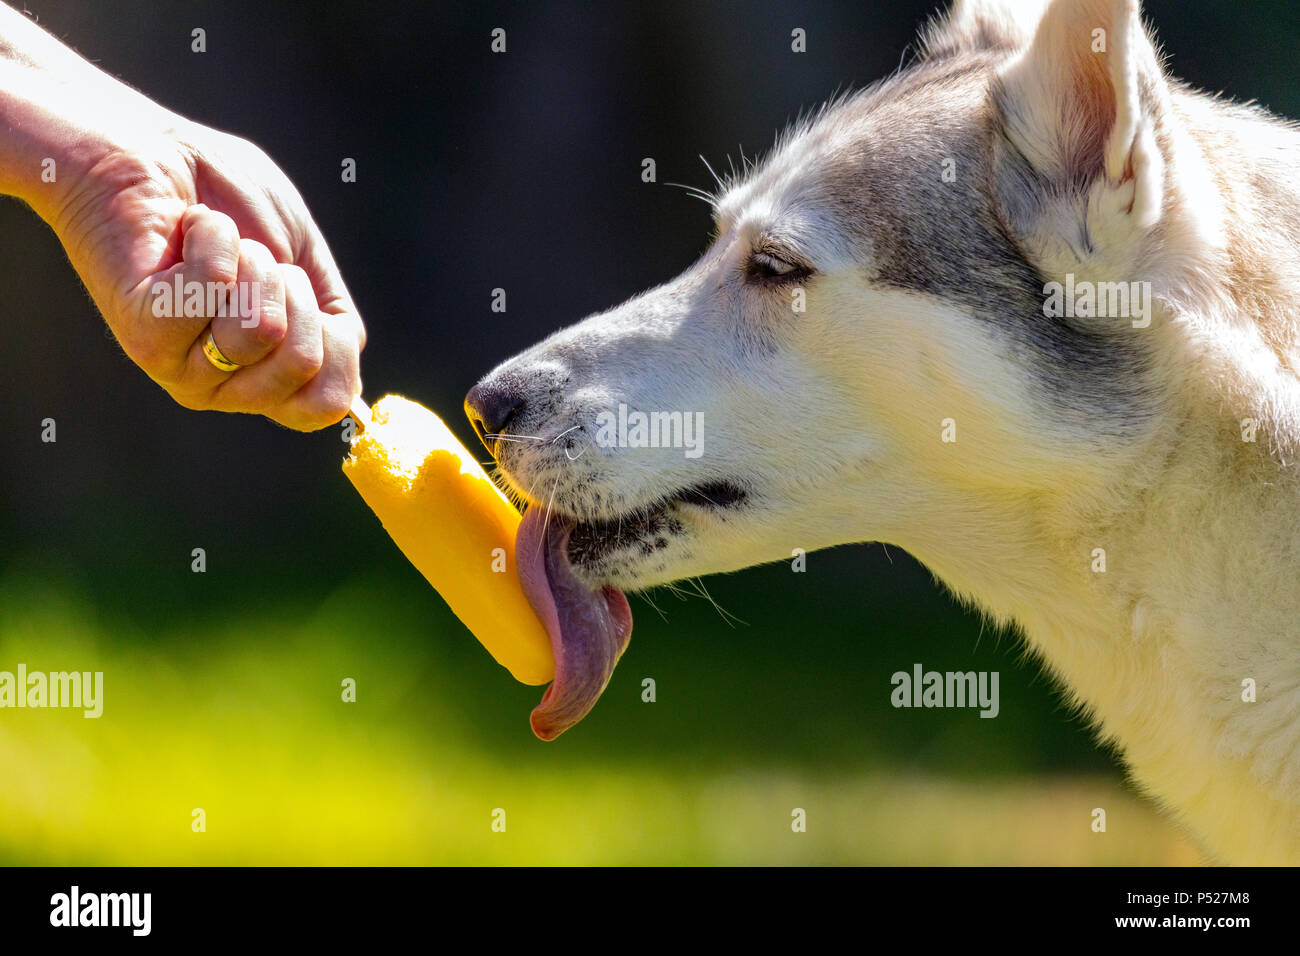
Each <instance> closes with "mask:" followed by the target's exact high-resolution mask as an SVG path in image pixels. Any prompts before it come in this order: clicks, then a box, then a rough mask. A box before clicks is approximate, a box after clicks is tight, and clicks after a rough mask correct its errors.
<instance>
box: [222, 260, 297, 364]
mask: <svg viewBox="0 0 1300 956" xmlns="http://www.w3.org/2000/svg"><path fill="white" fill-rule="evenodd" d="M237 266H238V278H237V280H236V281H235V283H234V285H233V287H232V289H231V294H230V298H229V301H228V302H227V305H226V308H225V309H224V310H223V311H224V313H225V314H224V315H218V316H215V317H213V319H212V338H213V340H214V341H215V342H216V343H217V348H219V349H220V350H221V354H222V355H224V356H225V357H226V358H227V359H229V360H230V361H231V362H234V363H235V364H236V365H255V364H256V363H258V362H260V361H261V360H262V359H264V358H266V356H268V355H270V354H271V352H273V351H274V350H275V347H276V346H278V345H279V344H280V343H281V342H283V341H284V337H285V335H286V333H287V332H288V328H289V325H288V319H287V316H286V313H285V302H284V298H285V292H284V277H283V276H282V274H281V271H280V265H279V263H277V262H276V261H275V257H274V256H273V255H272V254H271V250H270V249H268V248H266V246H264V245H262V244H261V243H260V242H254V241H253V240H252V239H241V240H240V241H239V259H238V263H237Z"/></svg>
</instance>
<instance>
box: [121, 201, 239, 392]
mask: <svg viewBox="0 0 1300 956" xmlns="http://www.w3.org/2000/svg"><path fill="white" fill-rule="evenodd" d="M180 231H181V249H180V261H179V262H177V263H176V264H175V265H173V266H171V267H170V268H169V269H165V270H163V271H162V272H159V273H157V274H155V275H152V276H150V277H149V278H147V279H145V280H144V281H142V282H141V283H140V284H139V285H138V286H137V287H136V290H135V292H134V293H133V295H134V296H135V297H136V302H137V309H138V314H139V316H140V330H139V334H137V335H135V336H133V337H132V338H133V341H134V345H135V347H136V348H135V351H136V352H138V353H140V354H138V355H137V354H134V353H132V358H134V359H135V360H136V361H137V362H139V363H140V365H141V366H142V367H143V368H144V369H145V370H146V371H147V372H149V374H150V375H152V376H153V377H154V378H156V379H158V380H159V381H161V382H163V384H165V385H168V386H169V387H170V385H172V384H177V383H179V382H180V380H181V379H183V378H184V376H185V373H186V370H187V369H188V367H189V363H188V360H187V356H188V354H189V351H190V347H191V345H192V344H193V342H194V340H195V339H196V338H197V337H198V335H199V332H200V331H202V330H203V329H205V328H206V327H207V325H208V323H209V322H210V321H211V320H212V317H213V314H214V312H215V308H213V307H215V306H216V304H217V302H218V301H223V302H224V300H225V297H226V290H227V288H228V287H230V286H232V285H233V284H234V282H235V280H236V279H237V278H238V265H239V231H238V229H237V228H236V227H235V222H234V220H233V219H231V218H230V217H229V216H227V215H225V214H224V213H219V212H214V211H213V210H211V209H209V208H208V207H207V206H204V205H201V204H200V205H194V206H190V207H188V208H187V209H186V210H185V212H184V213H182V215H181V221H180ZM210 306H211V307H210Z"/></svg>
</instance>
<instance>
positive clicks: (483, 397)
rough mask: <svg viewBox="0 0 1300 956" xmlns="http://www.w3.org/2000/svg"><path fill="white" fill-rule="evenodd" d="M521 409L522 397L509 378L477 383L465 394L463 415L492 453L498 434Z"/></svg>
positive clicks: (494, 451)
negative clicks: (467, 418)
mask: <svg viewBox="0 0 1300 956" xmlns="http://www.w3.org/2000/svg"><path fill="white" fill-rule="evenodd" d="M523 408H524V396H523V393H522V392H521V391H520V389H519V388H518V387H517V386H515V385H514V384H513V383H511V382H510V381H508V380H507V381H491V382H487V381H485V382H479V383H478V384H477V385H475V386H474V387H473V388H471V389H470V390H469V394H467V395H466V396H465V414H466V415H467V416H468V417H469V423H470V424H471V425H473V426H474V431H476V432H478V437H479V440H480V441H482V442H483V445H484V447H486V448H487V450H488V451H489V452H491V453H492V454H493V455H495V454H496V448H495V442H496V438H495V436H497V435H500V434H501V433H502V432H504V431H505V430H506V428H507V427H509V425H510V423H511V422H512V421H513V420H514V419H515V418H517V417H518V416H519V413H520V412H521V411H523Z"/></svg>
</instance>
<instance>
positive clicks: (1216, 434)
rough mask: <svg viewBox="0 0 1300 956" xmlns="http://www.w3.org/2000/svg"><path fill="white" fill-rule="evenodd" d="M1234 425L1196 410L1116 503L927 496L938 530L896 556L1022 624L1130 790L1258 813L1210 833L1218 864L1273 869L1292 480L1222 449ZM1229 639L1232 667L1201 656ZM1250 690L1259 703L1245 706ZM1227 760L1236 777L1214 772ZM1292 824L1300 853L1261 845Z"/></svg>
mask: <svg viewBox="0 0 1300 956" xmlns="http://www.w3.org/2000/svg"><path fill="white" fill-rule="evenodd" d="M1232 427H1234V422H1233V421H1230V420H1228V416H1225V415H1224V414H1223V413H1222V411H1214V410H1213V408H1212V406H1211V404H1210V403H1208V402H1207V403H1206V404H1205V405H1204V407H1201V408H1197V409H1191V410H1189V415H1188V417H1184V418H1183V419H1182V420H1181V421H1178V420H1175V421H1173V422H1171V423H1170V424H1169V425H1168V426H1167V427H1166V430H1165V432H1164V433H1163V434H1161V435H1158V436H1154V437H1153V438H1152V439H1151V441H1150V442H1149V443H1148V444H1147V445H1145V446H1144V447H1143V448H1141V449H1138V450H1136V451H1135V454H1134V455H1133V456H1132V458H1131V465H1130V466H1129V467H1128V468H1127V469H1126V470H1124V471H1122V472H1120V473H1117V474H1115V475H1114V477H1113V481H1114V483H1115V484H1114V485H1113V486H1112V487H1110V488H1109V493H1104V490H1103V489H1099V488H1089V487H1087V486H1086V485H1081V486H1076V487H1070V488H1063V489H1062V490H1061V491H1060V492H1059V493H1055V494H1042V495H1034V496H1015V495H1007V496H1005V497H1001V498H999V497H997V496H993V497H990V496H988V495H984V496H981V497H980V498H979V499H978V500H977V501H973V500H972V499H971V498H970V496H969V495H968V494H951V495H948V496H946V497H945V495H944V494H943V493H942V492H936V491H933V490H931V491H929V492H928V495H929V498H930V501H929V505H930V507H929V509H928V511H929V514H930V515H932V516H933V518H932V520H927V522H926V527H925V528H922V529H916V533H915V535H914V536H913V537H912V540H910V541H899V542H898V543H899V544H900V545H903V546H904V547H906V548H907V549H908V550H909V551H910V552H911V553H912V554H913V555H914V556H916V557H917V558H918V559H919V560H920V561H922V562H923V563H924V564H926V565H927V566H928V567H929V568H930V569H931V570H932V571H934V572H935V573H936V574H937V575H938V576H939V578H940V579H941V580H943V581H944V582H945V584H946V585H948V586H949V587H950V588H951V589H952V590H953V591H954V592H956V593H957V594H958V595H959V596H961V597H962V598H963V599H966V600H969V601H971V602H972V603H974V604H975V605H977V606H978V607H980V608H981V609H982V610H984V611H985V612H986V613H988V614H990V615H991V616H992V617H993V618H994V619H996V620H997V621H998V622H1000V623H1003V624H1014V625H1015V626H1017V627H1018V628H1019V629H1021V630H1022V631H1023V633H1024V635H1025V636H1026V638H1027V640H1028V642H1029V644H1030V646H1032V647H1033V648H1034V649H1035V650H1036V651H1038V652H1039V653H1041V654H1042V656H1043V657H1044V659H1045V660H1046V662H1047V664H1048V666H1049V669H1050V670H1051V671H1052V672H1053V673H1055V674H1056V675H1057V676H1059V677H1060V678H1061V679H1062V681H1063V682H1064V685H1065V687H1066V688H1068V690H1067V691H1066V693H1067V695H1068V697H1069V699H1070V700H1071V702H1072V703H1074V704H1078V705H1080V706H1082V707H1083V708H1084V709H1085V710H1086V711H1087V712H1089V713H1090V715H1091V716H1092V717H1093V718H1094V719H1095V720H1096V722H1097V723H1098V725H1099V727H1100V731H1101V734H1102V735H1103V737H1106V738H1114V739H1117V740H1119V741H1120V742H1121V743H1122V744H1123V746H1124V748H1125V753H1126V759H1127V761H1128V763H1129V764H1130V766H1131V767H1132V768H1133V770H1134V772H1135V774H1136V775H1137V777H1138V779H1139V781H1142V782H1144V783H1147V782H1149V781H1160V784H1159V785H1157V786H1152V787H1151V789H1152V790H1153V791H1154V792H1155V795H1156V796H1157V797H1161V798H1167V799H1168V800H1169V801H1170V802H1171V803H1173V804H1174V805H1176V806H1181V807H1184V808H1188V807H1200V808H1201V813H1202V814H1203V815H1209V816H1211V817H1213V816H1214V815H1215V814H1226V813H1227V811H1226V810H1224V809H1222V808H1229V807H1241V806H1244V805H1249V806H1251V807H1252V808H1253V809H1252V811H1251V813H1252V814H1256V817H1255V818H1254V822H1250V821H1249V820H1247V819H1246V817H1247V816H1248V815H1246V814H1243V815H1241V819H1238V818H1237V817H1236V816H1232V817H1227V816H1225V817H1224V818H1223V819H1222V820H1221V822H1220V825H1219V826H1218V827H1217V828H1215V829H1213V830H1212V831H1210V832H1208V834H1207V836H1206V839H1207V841H1208V843H1207V849H1208V850H1209V851H1210V852H1211V854H1215V853H1222V854H1224V855H1229V856H1233V857H1237V856H1240V855H1241V853H1242V849H1243V845H1245V844H1251V845H1253V847H1254V848H1253V849H1252V850H1251V851H1250V855H1252V856H1253V858H1256V859H1261V860H1262V859H1277V860H1279V861H1281V860H1284V859H1288V858H1294V855H1295V854H1296V853H1297V852H1300V830H1297V828H1296V822H1295V820H1294V819H1293V813H1292V811H1291V810H1290V809H1289V808H1288V806H1287V805H1285V804H1284V803H1282V802H1281V800H1280V796H1281V795H1283V794H1285V793H1287V792H1294V791H1295V789H1296V788H1297V787H1298V786H1300V735H1297V733H1296V731H1295V729H1294V727H1295V721H1294V714H1293V711H1288V709H1287V708H1288V701H1289V700H1290V699H1291V698H1290V697H1289V696H1288V695H1291V696H1293V695H1294V694H1295V692H1296V690H1295V687H1296V685H1295V684H1293V685H1291V686H1288V687H1279V686H1276V685H1277V681H1276V675H1277V674H1278V673H1279V668H1278V664H1277V662H1278V661H1279V660H1284V659H1286V655H1288V654H1290V655H1291V658H1292V659H1294V650H1295V644H1294V632H1295V628H1296V622H1297V621H1300V581H1297V580H1296V577H1295V571H1294V561H1295V547H1296V543H1297V541H1300V535H1298V534H1297V523H1298V522H1300V515H1297V513H1296V509H1295V507H1294V502H1295V500H1296V496H1297V483H1296V480H1295V477H1294V474H1293V473H1294V469H1284V468H1281V467H1280V465H1279V463H1278V462H1277V461H1276V460H1275V459H1274V458H1273V457H1272V456H1271V455H1270V453H1269V451H1268V449H1267V447H1265V446H1262V445H1260V444H1258V443H1250V442H1235V443H1234V442H1232V441H1227V442H1225V441H1224V431H1223V430H1224V428H1232ZM1222 635H1234V636H1236V637H1238V638H1239V639H1240V643H1239V647H1240V651H1239V653H1238V654H1237V655H1235V656H1234V658H1233V659H1231V660H1228V659H1222V658H1221V659H1214V657H1213V655H1207V654H1206V653H1205V649H1206V648H1209V647H1212V646H1214V639H1215V638H1216V637H1221V636H1222ZM1281 673H1290V674H1294V675H1295V676H1296V677H1297V678H1300V668H1297V667H1292V668H1291V669H1290V670H1283V671H1281ZM1270 676H1271V677H1273V678H1274V679H1273V681H1272V684H1273V686H1271V687H1267V688H1266V687H1265V686H1264V685H1265V684H1266V683H1268V682H1269V677H1270ZM1247 680H1255V681H1256V682H1257V687H1256V690H1255V693H1256V695H1257V700H1256V701H1255V702H1254V703H1248V702H1245V701H1243V699H1242V698H1243V692H1244V691H1245V689H1246V688H1245V686H1244V684H1243V682H1244V681H1247ZM1215 742H1217V749H1216V744H1215ZM1231 761H1238V762H1243V763H1244V764H1245V765H1246V766H1245V767H1244V768H1242V772H1235V773H1226V772H1224V771H1225V768H1226V765H1227V762H1231ZM1227 780H1231V781H1234V783H1233V784H1232V786H1233V787H1236V788H1237V789H1235V790H1234V791H1233V792H1232V793H1225V792H1223V788H1224V787H1227V786H1229V784H1227V783H1224V782H1223V781H1227ZM1243 780H1245V781H1250V782H1251V784H1250V788H1249V789H1248V790H1246V791H1243V790H1241V789H1240V787H1241V784H1240V782H1241V781H1243ZM1148 785H1150V784H1148ZM1288 826H1289V827H1291V829H1292V831H1293V832H1295V833H1296V841H1295V843H1294V844H1293V845H1291V846H1289V847H1278V846H1276V845H1269V844H1268V842H1267V841H1268V839H1269V838H1270V837H1269V835H1270V834H1271V838H1272V839H1274V840H1275V839H1276V834H1277V833H1278V832H1286V828H1287V827H1288ZM1279 827H1280V829H1279ZM1287 854H1290V855H1291V856H1290V857H1288V855H1287Z"/></svg>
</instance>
